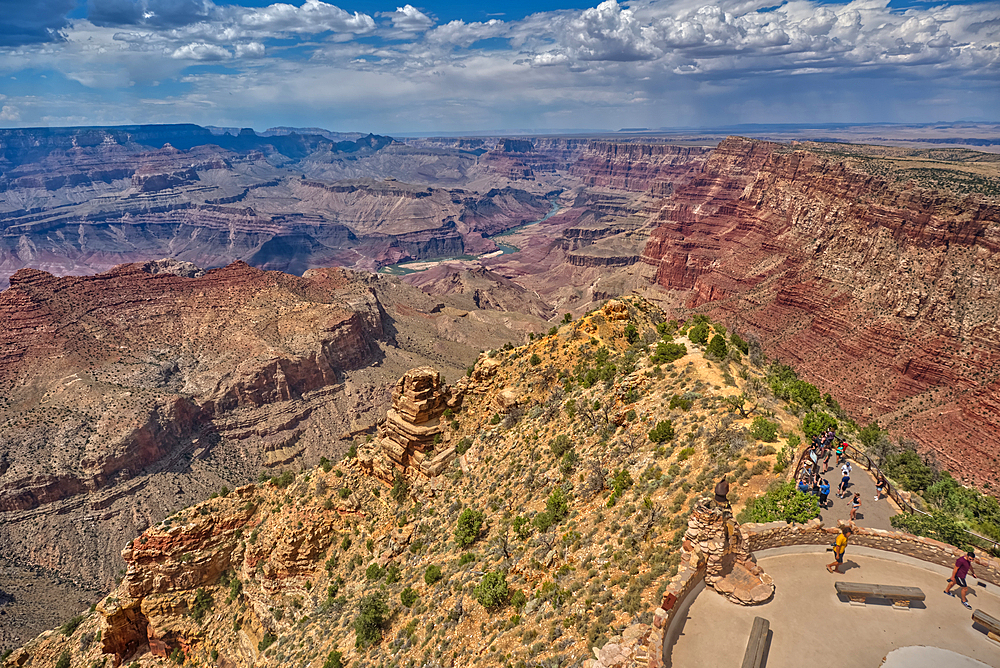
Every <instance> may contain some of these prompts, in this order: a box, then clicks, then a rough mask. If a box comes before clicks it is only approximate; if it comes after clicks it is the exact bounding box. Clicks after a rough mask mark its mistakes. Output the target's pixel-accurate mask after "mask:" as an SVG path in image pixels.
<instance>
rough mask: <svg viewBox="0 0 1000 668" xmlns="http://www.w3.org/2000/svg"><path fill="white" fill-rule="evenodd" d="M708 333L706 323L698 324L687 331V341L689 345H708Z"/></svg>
mask: <svg viewBox="0 0 1000 668" xmlns="http://www.w3.org/2000/svg"><path fill="white" fill-rule="evenodd" d="M708 332H709V329H708V323H707V322H699V323H698V324H696V325H695V326H694V327H692V328H691V329H689V330H688V339H690V340H691V343H698V344H701V345H705V344H706V343H708Z"/></svg>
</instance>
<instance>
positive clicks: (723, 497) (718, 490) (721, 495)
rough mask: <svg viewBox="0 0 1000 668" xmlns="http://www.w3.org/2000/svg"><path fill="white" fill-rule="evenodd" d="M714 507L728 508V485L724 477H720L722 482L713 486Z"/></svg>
mask: <svg viewBox="0 0 1000 668" xmlns="http://www.w3.org/2000/svg"><path fill="white" fill-rule="evenodd" d="M715 505H717V506H719V507H720V508H729V507H730V506H729V483H728V482H727V481H726V476H722V480H720V481H719V482H718V484H717V485H716V486H715Z"/></svg>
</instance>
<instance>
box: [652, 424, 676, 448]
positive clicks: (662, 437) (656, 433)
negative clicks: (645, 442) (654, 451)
mask: <svg viewBox="0 0 1000 668" xmlns="http://www.w3.org/2000/svg"><path fill="white" fill-rule="evenodd" d="M673 438H674V424H673V422H671V421H670V420H661V421H660V422H657V423H656V426H655V427H653V428H652V429H650V430H649V440H650V441H652V442H653V443H663V442H664V441H670V440H673Z"/></svg>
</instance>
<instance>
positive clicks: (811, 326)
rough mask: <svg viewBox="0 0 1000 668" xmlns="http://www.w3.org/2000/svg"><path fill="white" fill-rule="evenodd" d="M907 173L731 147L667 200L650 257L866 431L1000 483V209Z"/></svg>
mask: <svg viewBox="0 0 1000 668" xmlns="http://www.w3.org/2000/svg"><path fill="white" fill-rule="evenodd" d="M903 167H904V168H905V167H906V165H903ZM907 174H908V172H906V171H905V170H904V169H901V168H899V166H898V165H897V166H893V165H885V164H878V163H876V164H873V162H872V161H870V160H861V159H857V158H855V157H852V156H850V155H836V154H832V155H831V154H830V153H828V152H824V151H817V150H812V149H808V148H796V147H783V146H779V145H776V144H768V143H765V142H755V141H750V140H743V139H738V138H731V139H729V140H727V141H725V142H723V143H722V144H720V146H719V149H718V150H717V151H716V152H714V153H713V154H712V156H711V158H710V159H709V160H708V162H707V163H706V164H705V165H704V167H703V168H702V169H701V170H700V171H699V173H698V174H697V176H696V177H694V178H692V179H691V180H689V181H688V182H686V183H685V184H683V185H681V186H679V187H678V188H677V189H676V190H675V191H674V192H673V194H672V196H671V197H670V198H669V199H667V200H665V201H664V203H663V206H662V208H661V210H660V212H659V213H658V214H657V215H656V218H655V224H656V228H655V229H654V230H653V231H652V233H651V236H650V240H649V243H648V244H647V246H646V248H645V250H644V251H643V260H644V261H645V262H646V263H648V264H651V265H652V266H654V267H655V268H656V282H657V283H658V284H659V285H660V286H662V287H664V288H668V289H671V290H679V291H685V294H686V300H687V306H689V307H696V308H700V309H701V310H706V311H708V312H710V313H712V314H713V315H714V316H715V317H719V318H721V319H722V320H723V321H724V322H728V323H730V324H731V325H732V326H735V327H736V328H737V329H739V330H740V331H742V332H745V333H748V334H751V335H753V336H755V337H757V338H759V339H760V340H761V342H762V344H763V345H764V348H765V350H766V352H767V353H768V355H771V356H774V357H776V358H778V359H781V360H783V361H785V362H788V363H790V364H792V365H793V366H795V367H796V368H797V369H799V370H800V371H801V372H802V373H803V374H804V376H805V377H806V378H808V379H810V380H811V381H813V382H815V383H816V384H817V385H819V386H821V387H822V388H824V390H828V391H830V392H831V393H833V394H834V396H836V397H837V398H838V399H839V400H840V401H841V403H842V405H843V406H844V407H845V408H846V409H847V410H848V411H849V412H850V413H851V414H852V415H854V416H855V417H856V419H857V420H858V421H859V422H862V423H865V422H867V421H869V420H872V419H876V418H877V419H878V420H879V422H880V423H881V424H882V425H883V426H884V427H886V428H888V429H889V430H890V431H891V432H892V433H893V434H895V435H896V436H902V437H907V438H911V439H913V440H915V441H916V442H917V443H919V444H920V446H921V448H922V449H923V450H924V452H933V453H934V454H935V455H936V457H937V459H938V462H939V463H940V464H941V465H943V466H945V467H946V468H948V469H950V470H952V471H955V472H956V473H958V474H959V475H961V476H962V477H963V478H964V479H966V480H968V481H971V482H975V483H978V484H983V483H986V482H989V481H995V480H996V479H997V477H998V476H1000V440H998V437H997V436H996V434H997V428H998V427H1000V418H998V417H997V415H998V413H997V410H996V408H997V404H998V399H1000V331H998V330H997V327H996V322H997V320H998V318H1000V302H998V301H997V300H996V294H997V290H998V288H1000V263H998V256H997V249H998V242H1000V204H998V203H997V201H996V199H995V198H993V199H990V198H988V197H984V196H982V195H977V194H969V193H961V192H959V193H955V192H951V191H949V190H947V189H945V188H935V189H929V188H926V187H921V186H918V185H916V184H915V183H914V181H913V180H912V179H910V178H908V177H907Z"/></svg>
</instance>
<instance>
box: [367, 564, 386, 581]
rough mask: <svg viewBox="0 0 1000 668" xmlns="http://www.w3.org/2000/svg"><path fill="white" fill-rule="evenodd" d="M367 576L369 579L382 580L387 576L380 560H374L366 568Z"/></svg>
mask: <svg viewBox="0 0 1000 668" xmlns="http://www.w3.org/2000/svg"><path fill="white" fill-rule="evenodd" d="M365 577H366V578H368V579H369V580H381V579H382V578H383V577H385V569H384V568H382V567H381V566H379V565H378V562H376V561H373V562H372V563H370V564H369V565H368V568H367V569H365Z"/></svg>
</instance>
